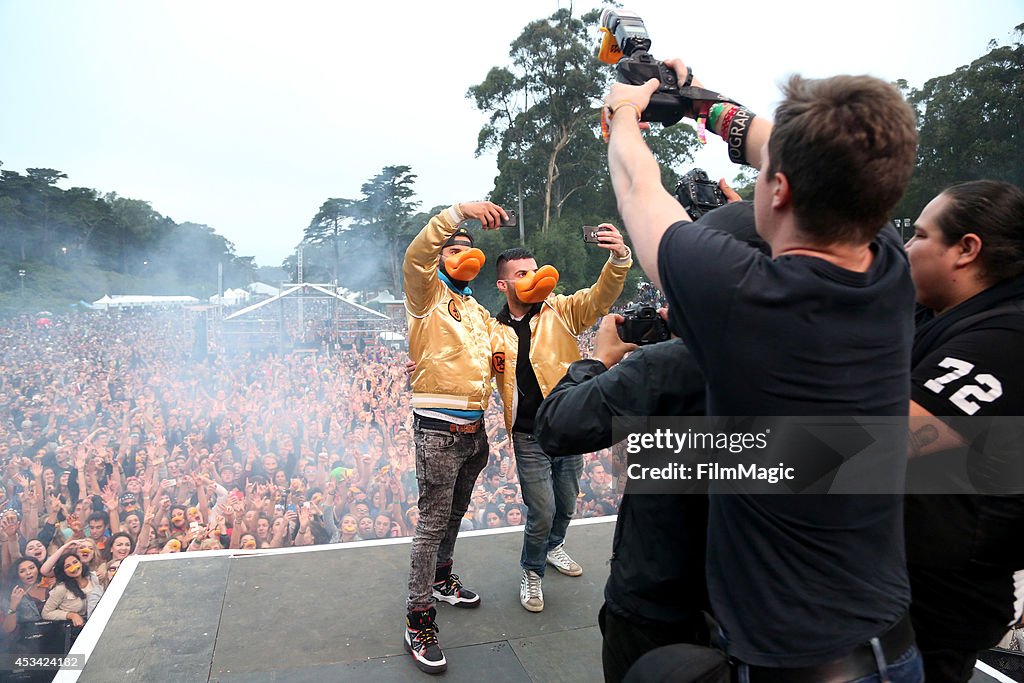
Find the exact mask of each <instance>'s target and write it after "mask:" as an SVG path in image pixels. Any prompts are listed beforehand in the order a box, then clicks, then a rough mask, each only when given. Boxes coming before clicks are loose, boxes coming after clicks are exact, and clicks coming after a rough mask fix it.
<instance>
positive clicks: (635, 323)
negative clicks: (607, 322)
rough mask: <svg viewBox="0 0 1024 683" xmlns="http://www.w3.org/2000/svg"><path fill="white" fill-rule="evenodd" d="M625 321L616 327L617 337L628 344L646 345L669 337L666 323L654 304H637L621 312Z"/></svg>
mask: <svg viewBox="0 0 1024 683" xmlns="http://www.w3.org/2000/svg"><path fill="white" fill-rule="evenodd" d="M622 317H623V318H625V321H623V323H622V324H621V325H619V327H618V333H619V339H621V340H622V341H624V342H627V343H629V344H637V345H638V346H646V345H647V344H656V343H658V342H663V341H665V340H666V339H668V338H669V331H668V325H666V324H665V321H664V320H662V319H661V316H660V315H658V309H656V308H655V307H654V306H648V305H646V304H639V305H636V306H630V307H629V308H627V309H626V310H624V311H623V312H622Z"/></svg>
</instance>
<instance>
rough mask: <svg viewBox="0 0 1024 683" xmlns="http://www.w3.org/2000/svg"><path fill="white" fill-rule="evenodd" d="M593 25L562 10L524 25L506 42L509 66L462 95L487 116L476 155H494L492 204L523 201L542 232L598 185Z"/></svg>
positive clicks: (598, 84) (602, 74)
mask: <svg viewBox="0 0 1024 683" xmlns="http://www.w3.org/2000/svg"><path fill="white" fill-rule="evenodd" d="M595 23H596V16H594V15H593V13H591V14H590V15H587V16H585V17H583V18H577V17H574V16H572V12H571V11H570V10H567V9H560V10H558V11H557V12H555V13H554V14H553V15H551V16H550V17H549V18H547V19H540V20H537V21H533V22H530V23H529V24H527V25H526V27H525V28H524V29H523V31H522V33H520V35H519V37H518V38H516V39H515V40H514V41H513V42H512V45H511V50H510V52H509V58H510V60H511V67H494V68H492V69H491V71H490V72H489V73H488V74H487V77H486V78H485V79H484V81H483V82H482V83H480V84H478V85H475V86H472V87H471V88H469V90H468V92H467V97H469V98H471V99H472V100H473V101H474V103H475V104H476V106H477V108H478V109H480V110H481V111H483V112H486V113H487V114H488V115H489V118H488V122H487V124H486V125H485V126H484V127H483V128H482V129H481V130H480V134H479V137H478V147H477V153H478V154H479V153H482V152H484V151H486V150H489V149H496V150H498V171H499V176H498V179H497V180H496V182H495V193H494V195H493V197H494V199H495V201H498V202H501V203H502V204H505V205H509V206H516V205H519V204H520V203H521V205H522V206H523V211H522V212H523V214H524V216H522V217H521V220H527V217H533V216H537V217H538V219H536V220H537V222H538V223H539V224H540V229H541V231H542V232H544V231H547V229H548V228H549V226H550V225H551V218H552V215H556V214H558V213H560V212H561V211H563V210H564V209H565V208H566V206H567V203H568V202H570V201H573V202H579V201H580V200H582V199H584V197H585V196H586V194H587V193H586V192H584V190H586V189H588V188H593V187H594V185H595V183H596V182H603V181H595V176H596V175H597V174H599V173H600V170H601V167H602V164H601V157H602V156H603V154H602V153H601V150H600V143H599V142H597V141H596V139H595V134H594V126H595V123H596V118H595V115H594V114H595V111H596V107H597V103H598V101H599V98H600V96H601V94H602V92H603V91H604V87H605V85H606V82H607V79H608V76H609V74H608V73H607V70H606V69H604V68H602V66H601V65H600V63H599V62H598V61H597V60H596V59H594V57H593V48H592V46H591V35H590V34H589V31H590V30H591V29H592V27H593V26H594V25H595ZM530 220H531V221H532V220H533V219H532V218H531V219H530Z"/></svg>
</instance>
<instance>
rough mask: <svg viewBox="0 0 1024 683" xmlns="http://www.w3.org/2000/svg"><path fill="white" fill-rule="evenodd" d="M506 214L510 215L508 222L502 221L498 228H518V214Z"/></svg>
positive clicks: (508, 212) (512, 212) (509, 212)
mask: <svg viewBox="0 0 1024 683" xmlns="http://www.w3.org/2000/svg"><path fill="white" fill-rule="evenodd" d="M505 213H507V214H508V220H505V219H504V218H503V219H501V222H500V223H498V227H501V228H514V227H516V212H515V211H505Z"/></svg>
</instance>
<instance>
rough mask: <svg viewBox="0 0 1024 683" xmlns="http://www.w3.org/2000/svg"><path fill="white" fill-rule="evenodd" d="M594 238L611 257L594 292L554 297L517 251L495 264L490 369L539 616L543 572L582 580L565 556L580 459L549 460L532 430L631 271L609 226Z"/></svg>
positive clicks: (531, 596) (530, 595)
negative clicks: (584, 336) (509, 448)
mask: <svg viewBox="0 0 1024 683" xmlns="http://www.w3.org/2000/svg"><path fill="white" fill-rule="evenodd" d="M596 237H597V246H598V247H601V248H603V249H607V250H608V251H610V252H611V253H610V254H609V257H608V261H607V263H605V265H604V268H603V269H602V270H601V274H600V275H599V276H598V279H597V282H596V283H594V285H593V286H592V287H588V288H586V289H581V290H579V291H578V292H575V293H573V294H570V295H567V296H566V295H562V294H552V291H553V289H554V286H555V284H556V283H557V273H556V272H555V270H554V268H552V267H551V266H544V267H542V268H538V267H537V261H536V260H535V259H534V257H533V254H531V253H530V252H529V251H528V250H526V249H523V248H521V247H516V248H512V249H508V250H506V251H504V252H502V254H501V255H500V256H499V257H498V263H497V271H498V282H497V287H498V289H499V290H500V291H501V292H502V293H504V294H505V305H504V306H503V307H502V309H501V311H500V312H499V313H498V315H497V316H496V318H497V321H498V323H499V324H498V325H497V326H496V327H495V328H494V331H493V332H492V334H491V352H492V354H493V355H492V362H491V368H492V370H493V372H494V374H495V376H496V378H497V380H498V390H499V393H500V394H501V400H502V403H503V404H504V408H505V411H504V412H505V428H506V429H507V430H508V433H509V434H511V436H512V445H513V448H514V449H515V454H516V468H517V470H518V474H519V483H520V485H521V486H522V490H523V502H524V503H526V506H527V513H526V529H525V532H524V538H523V551H522V555H521V557H520V565H521V566H522V569H523V576H522V579H521V581H520V587H519V602H520V604H521V605H522V606H523V608H524V609H526V610H527V611H530V612H540V611H541V610H543V609H544V592H543V589H542V580H543V578H544V569H545V566H546V565H547V564H550V565H552V566H553V567H555V569H557V570H558V571H559V572H561V573H562V574H565V575H567V576H579V575H581V574H582V573H583V568H582V567H580V565H579V564H578V563H576V562H575V561H574V560H573V559H572V558H571V557H570V556H569V555H568V553H566V551H565V548H564V545H565V533H566V530H567V529H568V527H569V521H570V520H571V519H572V517H573V514H574V513H575V512H576V500H577V496H578V494H579V492H580V474H581V472H582V471H583V456H582V455H574V456H571V457H563V458H552V457H551V456H550V455H548V454H547V453H545V452H544V450H543V449H542V448H541V447H540V446H539V445H538V444H537V439H536V438H535V437H534V435H533V428H534V419H535V417H536V414H537V407H538V406H539V405H540V403H541V401H543V400H544V397H545V396H547V395H548V393H549V392H550V391H551V390H552V389H553V388H554V386H555V384H556V383H557V382H558V380H560V379H561V378H562V376H563V375H565V371H566V369H567V368H568V367H569V364H570V363H572V362H573V361H577V360H579V359H580V351H579V342H578V340H577V336H578V335H579V334H580V333H582V332H583V331H584V330H586V329H587V328H588V327H590V326H591V325H593V324H594V323H595V322H597V321H598V319H600V317H601V316H602V315H604V314H606V313H607V312H608V309H609V308H611V306H612V304H613V303H615V300H616V299H618V298H619V294H621V293H622V287H623V285H624V284H625V281H626V274H627V273H628V272H629V269H630V267H631V266H632V265H633V259H632V256H631V254H630V250H629V247H627V246H626V245H625V244H624V243H623V241H622V235H621V234H620V233H619V231H618V230H616V229H615V228H614V227H613V226H611V225H608V224H604V225H602V226H599V232H596Z"/></svg>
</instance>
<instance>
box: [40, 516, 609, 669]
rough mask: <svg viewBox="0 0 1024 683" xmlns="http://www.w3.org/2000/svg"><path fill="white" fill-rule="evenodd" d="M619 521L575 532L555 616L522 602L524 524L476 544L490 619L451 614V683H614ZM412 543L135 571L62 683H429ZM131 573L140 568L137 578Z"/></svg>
mask: <svg viewBox="0 0 1024 683" xmlns="http://www.w3.org/2000/svg"><path fill="white" fill-rule="evenodd" d="M613 529H614V518H601V519H598V520H579V521H577V522H573V525H572V527H571V528H570V530H569V533H568V534H567V536H566V549H567V550H568V551H569V553H570V554H571V555H572V556H573V558H574V559H576V561H578V562H579V563H580V564H581V565H583V568H584V571H583V575H582V576H580V577H576V578H571V577H568V576H563V575H561V574H559V573H558V572H557V571H555V570H554V569H553V568H551V567H549V568H548V571H547V573H546V575H545V577H544V601H545V606H544V611H543V612H540V613H537V614H533V613H530V612H527V611H526V610H524V609H523V608H522V606H520V604H519V579H520V576H521V569H520V568H519V552H520V548H521V544H522V533H523V532H522V527H517V528H509V529H498V530H493V531H478V532H469V533H466V534H462V535H461V536H460V538H459V542H458V545H457V546H456V548H455V555H456V566H455V571H456V573H457V574H459V575H460V576H461V577H463V579H464V580H465V582H466V585H467V586H469V587H471V588H473V589H474V590H476V591H478V592H479V593H480V595H481V599H482V602H481V606H480V607H479V608H477V609H458V608H455V607H452V606H450V605H448V604H443V603H442V604H439V605H438V607H437V611H438V619H437V623H438V626H439V627H440V640H441V645H442V646H443V647H444V652H445V656H446V657H447V659H448V671H447V673H445V674H444V675H443V678H444V680H448V681H480V680H484V679H486V680H487V681H488V683H505V682H508V683H512V682H517V683H518V682H528V681H599V680H601V634H600V632H599V630H598V628H597V611H598V609H599V608H600V606H601V603H602V602H603V598H602V592H603V589H604V583H605V580H606V579H607V578H608V558H609V557H610V555H611V539H612V530H613ZM409 542H410V539H408V538H403V539H393V540H391V539H389V540H384V541H366V542H357V543H347V544H344V545H341V544H334V545H327V546H313V547H307V548H304V549H287V550H273V551H262V552H261V551H212V552H208V553H194V554H193V553H189V554H173V555H150V556H147V557H145V558H141V559H137V560H131V561H128V560H126V561H125V562H124V564H122V565H121V569H120V570H119V571H118V574H117V577H116V578H115V579H114V582H113V583H112V584H111V587H110V593H111V594H110V595H107V596H104V598H103V600H102V601H101V602H100V605H99V607H98V608H97V612H96V614H95V615H94V616H93V618H91V619H90V620H89V622H88V624H87V625H86V628H85V630H84V631H83V632H82V635H81V636H80V637H79V639H78V642H76V643H75V646H74V647H73V648H72V652H73V653H76V654H85V655H87V663H86V666H85V669H84V670H83V671H67V670H65V671H62V672H60V674H58V676H57V677H56V678H55V681H60V682H62V683H63V682H70V681H76V680H77V681H82V682H83V683H84V682H96V683H114V682H115V681H126V682H127V681H139V682H146V683H151V682H153V681H159V682H160V683H171V682H172V681H175V682H177V681H180V682H181V683H197V682H198V681H212V682H223V683H228V682H234V681H288V682H295V683H298V682H307V681H308V682H310V683H313V682H316V683H320V682H322V681H325V680H329V681H367V680H372V681H374V683H389V682H391V681H394V682H396V683H397V682H404V681H419V682H420V683H422V682H423V681H424V680H429V677H428V676H427V675H426V674H423V673H422V672H420V671H419V670H418V669H417V668H416V667H415V666H414V665H413V662H412V658H411V657H410V656H409V655H408V654H407V653H406V652H405V650H404V647H403V643H402V635H403V629H404V627H405V595H406V583H407V580H408V571H409ZM126 570H127V571H126Z"/></svg>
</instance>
